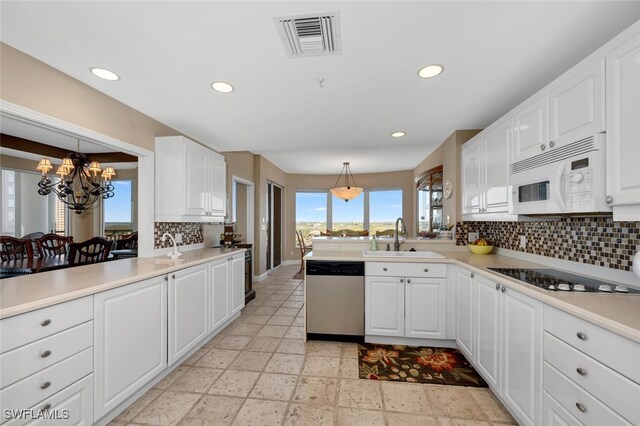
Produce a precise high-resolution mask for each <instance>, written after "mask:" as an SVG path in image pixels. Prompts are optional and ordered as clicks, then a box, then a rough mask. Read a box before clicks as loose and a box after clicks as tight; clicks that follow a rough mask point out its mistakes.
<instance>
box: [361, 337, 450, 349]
mask: <svg viewBox="0 0 640 426" xmlns="http://www.w3.org/2000/svg"><path fill="white" fill-rule="evenodd" d="M364 341H365V342H367V343H378V344H381V345H406V346H435V347H436V348H453V349H458V344H457V343H456V341H455V340H441V339H416V338H413V337H393V336H368V335H367V336H364Z"/></svg>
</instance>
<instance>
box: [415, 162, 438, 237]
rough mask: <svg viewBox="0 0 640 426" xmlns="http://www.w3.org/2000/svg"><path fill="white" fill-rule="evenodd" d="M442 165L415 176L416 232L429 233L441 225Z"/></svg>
mask: <svg viewBox="0 0 640 426" xmlns="http://www.w3.org/2000/svg"><path fill="white" fill-rule="evenodd" d="M442 173H443V172H442V166H438V167H435V168H433V169H431V170H428V171H426V172H425V173H423V174H422V175H420V176H418V177H417V178H416V183H417V185H418V232H419V233H430V232H435V231H439V230H440V228H441V227H442V224H443V223H442V200H443V195H442V176H443V175H442Z"/></svg>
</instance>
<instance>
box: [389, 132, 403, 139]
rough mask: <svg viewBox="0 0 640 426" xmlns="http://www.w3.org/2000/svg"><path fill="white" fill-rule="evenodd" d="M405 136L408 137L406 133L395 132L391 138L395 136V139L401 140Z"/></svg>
mask: <svg viewBox="0 0 640 426" xmlns="http://www.w3.org/2000/svg"><path fill="white" fill-rule="evenodd" d="M404 135H406V133H405V132H403V131H400V132H393V133H391V136H393V137H394V138H401V137H403V136H404Z"/></svg>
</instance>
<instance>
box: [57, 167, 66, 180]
mask: <svg viewBox="0 0 640 426" xmlns="http://www.w3.org/2000/svg"><path fill="white" fill-rule="evenodd" d="M56 174H57V175H58V176H60V179H63V178H64V177H65V176H66V175H68V174H69V172H68V171H67V169H66V167H63V166H58V170H57V171H56Z"/></svg>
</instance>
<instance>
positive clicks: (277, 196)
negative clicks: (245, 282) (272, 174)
mask: <svg viewBox="0 0 640 426" xmlns="http://www.w3.org/2000/svg"><path fill="white" fill-rule="evenodd" d="M281 263H282V187H281V186H279V185H277V184H275V183H273V182H267V270H270V269H273V268H275V267H277V266H280V264H281Z"/></svg>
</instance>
